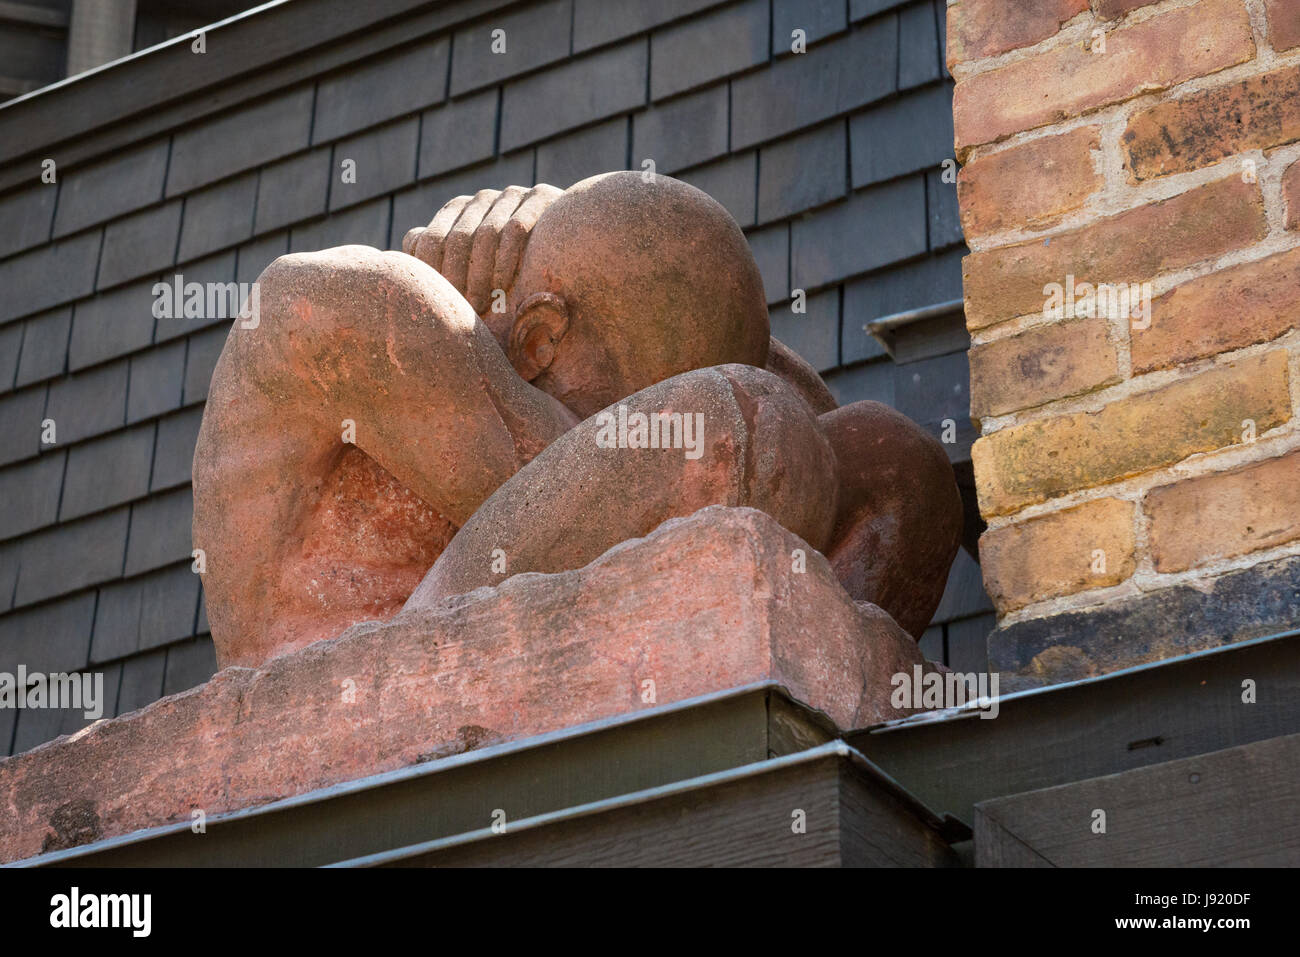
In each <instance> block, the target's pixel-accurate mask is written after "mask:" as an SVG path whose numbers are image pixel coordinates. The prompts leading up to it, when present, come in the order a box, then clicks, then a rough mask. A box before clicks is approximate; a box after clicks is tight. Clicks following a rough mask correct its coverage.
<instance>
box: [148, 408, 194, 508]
mask: <svg viewBox="0 0 1300 957" xmlns="http://www.w3.org/2000/svg"><path fill="white" fill-rule="evenodd" d="M202 421H203V407H202V406H195V407H194V408H190V409H184V410H182V411H180V412H177V413H175V414H174V415H169V416H166V417H165V418H162V419H159V420H158V438H157V439H156V441H155V444H154V452H153V475H152V477H151V478H150V480H149V489H150V491H153V492H157V491H159V490H160V489H166V488H172V487H174V486H177V485H185V484H187V483H188V482H189V481H190V477H191V469H192V467H193V462H194V444H195V442H196V441H197V440H198V437H199V425H200V423H201V422H202Z"/></svg>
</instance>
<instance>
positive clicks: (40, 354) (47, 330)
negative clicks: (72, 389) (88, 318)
mask: <svg viewBox="0 0 1300 957" xmlns="http://www.w3.org/2000/svg"><path fill="white" fill-rule="evenodd" d="M22 325H23V326H26V329H25V331H23V332H22V339H23V344H22V356H21V358H20V357H19V355H18V346H17V344H16V343H15V344H14V347H13V357H14V358H15V359H17V360H18V375H17V378H16V379H15V380H14V381H15V385H17V386H18V387H19V388H22V387H23V386H25V385H30V384H31V383H33V382H40V381H41V380H42V379H48V378H51V377H52V376H56V375H62V374H63V370H64V368H65V366H66V365H67V362H68V330H69V329H70V328H71V326H72V307H71V306H64V307H63V308H61V309H55V310H53V311H52V312H46V313H42V314H41V315H39V316H33V317H32V318H30V319H28V320H27V321H26V322H25V323H23V324H22ZM13 329H14V331H15V332H17V331H19V327H18V326H14V327H13ZM0 335H3V331H0ZM0 348H3V347H0Z"/></svg>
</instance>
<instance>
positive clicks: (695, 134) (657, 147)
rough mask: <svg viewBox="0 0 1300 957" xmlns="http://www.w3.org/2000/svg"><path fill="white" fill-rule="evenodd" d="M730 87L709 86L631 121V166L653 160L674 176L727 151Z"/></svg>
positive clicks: (634, 166)
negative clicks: (677, 171)
mask: <svg viewBox="0 0 1300 957" xmlns="http://www.w3.org/2000/svg"><path fill="white" fill-rule="evenodd" d="M728 100H729V94H728V91H727V85H726V84H725V83H724V84H721V85H719V86H714V87H710V88H709V89H707V90H700V91H698V92H695V93H689V94H687V95H686V96H680V97H677V98H675V99H672V100H669V101H667V102H665V103H660V104H658V105H655V106H652V107H650V109H648V110H645V111H643V112H640V113H637V114H636V115H635V116H633V118H632V166H633V168H634V169H640V168H642V167H641V164H642V161H644V160H646V159H653V160H654V161H655V168H656V169H657V170H658V171H659V172H660V173H672V172H673V171H674V170H680V169H686V168H687V167H688V166H695V165H698V164H700V163H704V162H707V161H709V160H712V159H717V158H718V157H719V156H723V155H724V154H726V152H727V123H728V119H727V117H728Z"/></svg>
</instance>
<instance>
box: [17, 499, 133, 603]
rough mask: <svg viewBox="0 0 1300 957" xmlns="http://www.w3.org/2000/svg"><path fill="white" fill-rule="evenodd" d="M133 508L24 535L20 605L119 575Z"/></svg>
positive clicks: (18, 597) (95, 583)
mask: <svg viewBox="0 0 1300 957" xmlns="http://www.w3.org/2000/svg"><path fill="white" fill-rule="evenodd" d="M130 511H131V510H130V509H129V508H118V509H114V510H113V511H111V512H102V513H100V514H99V515H92V516H91V517H90V518H83V519H78V520H77V521H73V522H65V523H63V524H61V525H56V526H54V527H53V528H48V529H45V530H44V531H40V532H36V533H35V534H34V535H30V536H28V537H27V538H24V539H23V540H22V551H21V553H20V554H19V557H18V561H19V569H18V585H17V590H16V592H15V595H14V604H15V605H16V606H17V605H30V604H33V603H35V602H38V601H44V600H45V599H46V598H53V597H54V596H56V595H66V594H68V593H69V592H73V591H76V590H77V589H79V588H84V587H86V586H88V585H97V584H99V583H100V582H105V581H109V580H110V579H113V578H116V577H118V576H119V575H120V574H121V573H122V556H123V554H124V552H125V550H126V531H127V522H128V520H129V515H130ZM5 620H6V619H4V618H0V623H3V622H4V621H5Z"/></svg>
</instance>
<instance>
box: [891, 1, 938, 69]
mask: <svg viewBox="0 0 1300 957" xmlns="http://www.w3.org/2000/svg"><path fill="white" fill-rule="evenodd" d="M942 75H943V74H942V73H941V72H940V70H939V24H938V21H937V20H935V16H934V7H933V6H932V5H931V4H930V0H921V2H920V3H916V4H913V5H912V6H910V7H906V8H905V9H903V10H900V11H899V12H898V88H899V89H900V90H906V89H910V88H911V87H914V86H920V85H921V84H922V83H929V82H930V81H931V80H937V79H939V78H940V77H941V76H942Z"/></svg>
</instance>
